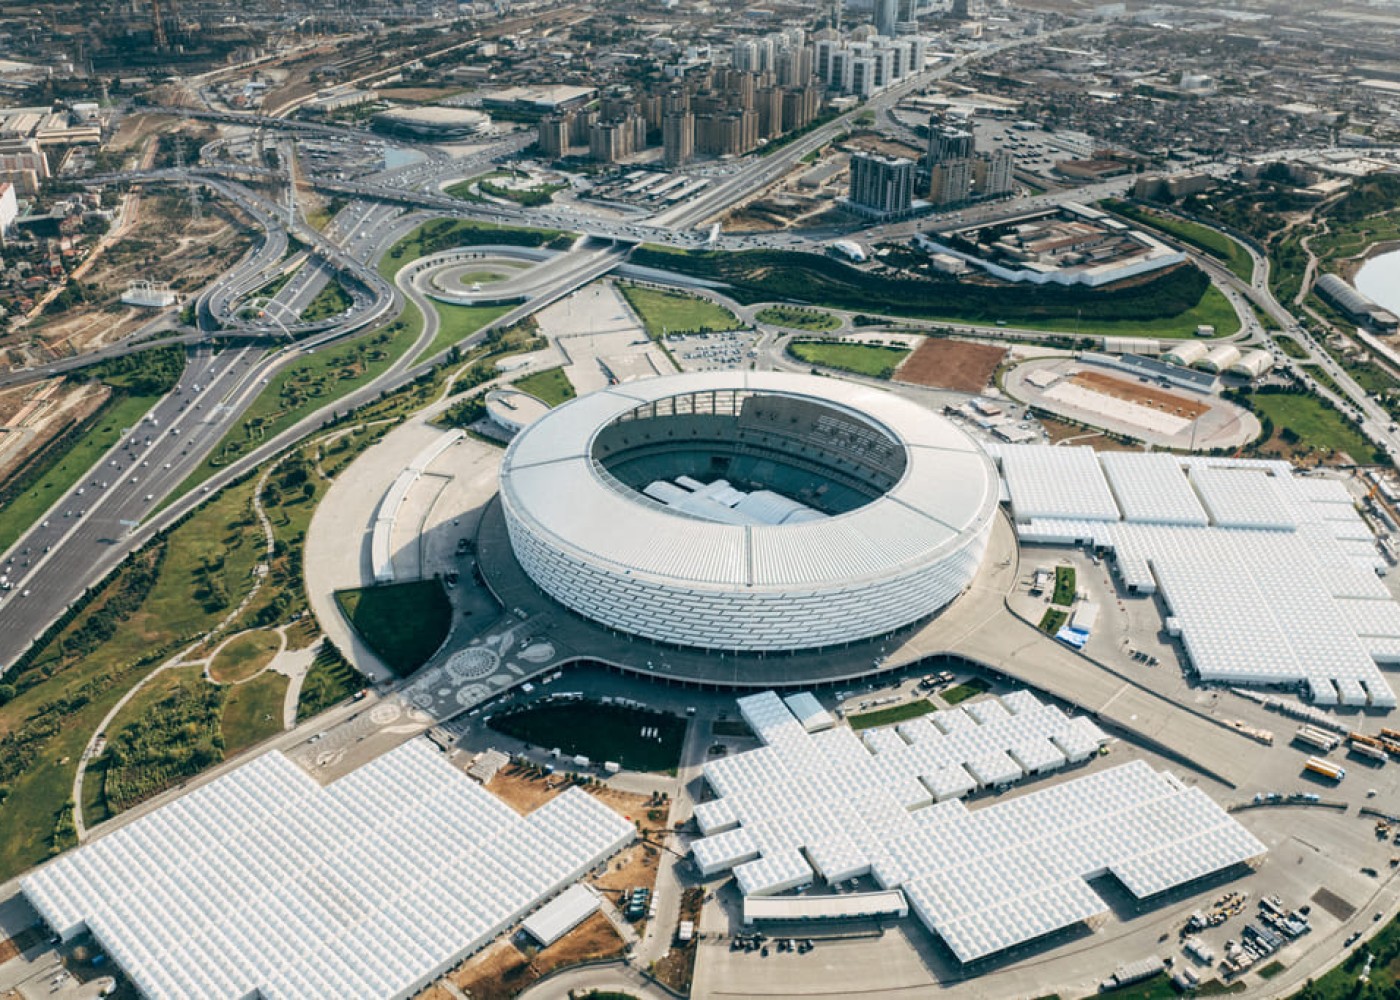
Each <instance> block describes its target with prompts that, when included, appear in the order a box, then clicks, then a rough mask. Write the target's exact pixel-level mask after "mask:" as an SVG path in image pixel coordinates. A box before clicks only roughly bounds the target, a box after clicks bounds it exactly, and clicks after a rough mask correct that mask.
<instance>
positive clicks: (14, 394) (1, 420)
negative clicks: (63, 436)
mask: <svg viewBox="0 0 1400 1000" xmlns="http://www.w3.org/2000/svg"><path fill="white" fill-rule="evenodd" d="M110 392H111V390H109V389H108V388H107V387H106V386H103V385H100V384H97V383H80V384H73V383H70V382H66V381H64V380H63V379H54V380H51V381H48V382H43V383H39V384H30V385H25V386H19V387H16V388H14V389H11V390H9V391H7V392H4V393H0V482H3V481H4V478H5V476H7V475H8V474H9V473H10V471H11V470H13V469H15V468H17V467H18V466H20V465H21V463H23V462H24V461H25V460H26V459H27V458H29V456H30V455H32V454H34V453H35V452H36V451H38V450H39V449H40V448H42V447H43V446H44V445H46V444H47V443H48V442H49V441H50V440H52V439H53V437H54V435H56V434H58V433H59V432H61V431H62V430H63V429H64V428H66V427H68V426H70V425H71V424H73V423H77V422H79V421H82V420H84V419H86V418H87V416H88V415H89V414H91V413H92V412H93V411H94V410H96V409H97V408H98V407H99V406H101V405H102V403H103V402H104V401H105V400H106V399H107V397H108V395H110Z"/></svg>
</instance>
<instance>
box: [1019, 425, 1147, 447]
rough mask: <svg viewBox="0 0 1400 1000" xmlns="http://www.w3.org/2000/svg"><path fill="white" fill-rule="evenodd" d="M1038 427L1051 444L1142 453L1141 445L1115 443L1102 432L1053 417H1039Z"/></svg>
mask: <svg viewBox="0 0 1400 1000" xmlns="http://www.w3.org/2000/svg"><path fill="white" fill-rule="evenodd" d="M1040 425H1041V426H1042V427H1044V428H1045V433H1046V434H1048V435H1049V436H1050V443H1051V444H1059V443H1060V442H1061V441H1069V442H1071V443H1073V444H1076V445H1087V446H1088V447H1090V448H1093V449H1094V450H1095V451H1142V446H1141V445H1135V444H1130V443H1125V442H1123V441H1115V440H1114V439H1113V438H1111V437H1109V436H1108V435H1106V434H1104V433H1103V432H1102V431H1096V430H1091V429H1089V428H1085V427H1079V426H1076V425H1075V424H1069V423H1065V422H1064V421H1063V420H1055V419H1054V418H1053V417H1041V418H1040Z"/></svg>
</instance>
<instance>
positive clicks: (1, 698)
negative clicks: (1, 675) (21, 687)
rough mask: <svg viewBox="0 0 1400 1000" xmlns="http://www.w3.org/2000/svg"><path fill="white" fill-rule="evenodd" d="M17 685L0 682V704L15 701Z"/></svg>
mask: <svg viewBox="0 0 1400 1000" xmlns="http://www.w3.org/2000/svg"><path fill="white" fill-rule="evenodd" d="M14 698H15V686H14V685H13V684H0V705H4V704H5V703H7V702H10V701H14Z"/></svg>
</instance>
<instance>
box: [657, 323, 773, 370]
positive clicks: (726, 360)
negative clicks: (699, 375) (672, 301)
mask: <svg viewBox="0 0 1400 1000" xmlns="http://www.w3.org/2000/svg"><path fill="white" fill-rule="evenodd" d="M757 344H758V334H756V333H751V332H749V331H746V330H731V331H729V332H727V333H677V334H672V335H671V336H669V337H667V338H666V346H667V347H668V348H670V351H671V355H672V356H673V357H674V358H675V359H676V360H677V361H679V362H680V365H681V369H682V370H683V371H687V372H713V371H733V370H735V369H738V368H748V367H750V366H751V365H752V364H753V362H754V359H755V358H757V357H758V352H757V350H756V345H757Z"/></svg>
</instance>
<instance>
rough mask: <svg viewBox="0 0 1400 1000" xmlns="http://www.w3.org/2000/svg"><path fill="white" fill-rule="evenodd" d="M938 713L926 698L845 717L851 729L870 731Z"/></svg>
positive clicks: (935, 707)
mask: <svg viewBox="0 0 1400 1000" xmlns="http://www.w3.org/2000/svg"><path fill="white" fill-rule="evenodd" d="M936 711H938V706H937V705H935V704H934V703H933V702H931V701H929V700H928V699H927V698H919V699H917V700H916V701H910V702H906V703H905V704H903V705H892V706H891V707H889V708H881V709H876V710H875V711H874V712H861V713H859V714H857V715H848V716H846V721H847V722H849V723H850V724H851V728H852V729H872V728H874V727H875V726H892V725H894V724H895V723H896V722H903V721H904V720H905V719H915V718H918V717H919V716H921V715H928V714H929V713H930V712H936Z"/></svg>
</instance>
